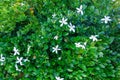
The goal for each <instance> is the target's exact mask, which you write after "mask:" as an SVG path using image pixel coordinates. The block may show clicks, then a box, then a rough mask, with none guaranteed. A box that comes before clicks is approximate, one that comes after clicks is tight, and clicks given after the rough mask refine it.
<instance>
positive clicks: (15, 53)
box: [13, 47, 20, 56]
mask: <svg viewBox="0 0 120 80" xmlns="http://www.w3.org/2000/svg"><path fill="white" fill-rule="evenodd" d="M13 51H14V56H15V55H20V53H19V51H18V49H17V48H16V47H14V49H13Z"/></svg>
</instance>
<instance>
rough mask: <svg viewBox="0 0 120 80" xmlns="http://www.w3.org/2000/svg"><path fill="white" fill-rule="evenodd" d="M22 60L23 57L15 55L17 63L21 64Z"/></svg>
mask: <svg viewBox="0 0 120 80" xmlns="http://www.w3.org/2000/svg"><path fill="white" fill-rule="evenodd" d="M22 60H23V57H20V58H19V57H17V61H16V63H19V64H20V65H23V63H22Z"/></svg>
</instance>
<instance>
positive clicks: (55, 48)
mask: <svg viewBox="0 0 120 80" xmlns="http://www.w3.org/2000/svg"><path fill="white" fill-rule="evenodd" d="M52 49H53V51H52V52H55V53H56V54H57V53H58V51H59V50H61V49H60V48H59V46H58V45H56V46H55V47H53V48H52Z"/></svg>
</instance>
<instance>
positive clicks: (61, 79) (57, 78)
mask: <svg viewBox="0 0 120 80" xmlns="http://www.w3.org/2000/svg"><path fill="white" fill-rule="evenodd" d="M55 78H56V80H64V78H60V77H55Z"/></svg>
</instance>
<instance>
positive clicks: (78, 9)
mask: <svg viewBox="0 0 120 80" xmlns="http://www.w3.org/2000/svg"><path fill="white" fill-rule="evenodd" d="M82 8H83V7H82V5H80V7H79V8H76V9H77V13H80V14H81V15H83V10H82Z"/></svg>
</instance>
